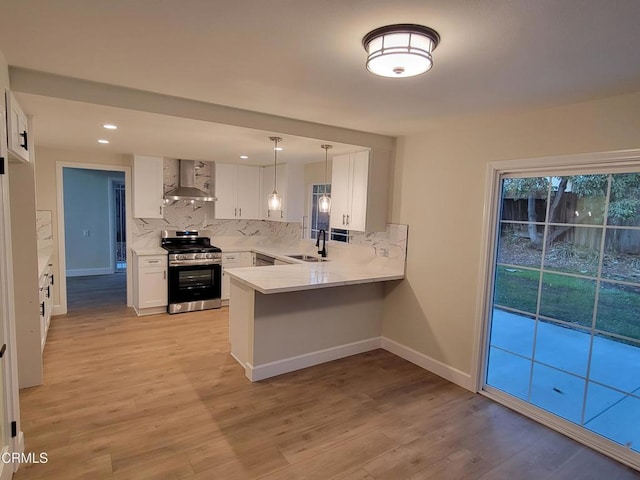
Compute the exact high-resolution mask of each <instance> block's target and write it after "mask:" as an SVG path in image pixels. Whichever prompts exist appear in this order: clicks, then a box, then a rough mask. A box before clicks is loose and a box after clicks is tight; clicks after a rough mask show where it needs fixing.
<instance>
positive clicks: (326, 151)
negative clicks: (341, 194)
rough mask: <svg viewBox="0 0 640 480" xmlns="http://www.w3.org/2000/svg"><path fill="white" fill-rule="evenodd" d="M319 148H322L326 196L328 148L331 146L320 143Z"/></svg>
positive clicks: (325, 194) (325, 191)
mask: <svg viewBox="0 0 640 480" xmlns="http://www.w3.org/2000/svg"><path fill="white" fill-rule="evenodd" d="M320 147H321V148H324V196H325V197H326V196H327V173H328V171H329V149H330V148H332V146H331V145H320Z"/></svg>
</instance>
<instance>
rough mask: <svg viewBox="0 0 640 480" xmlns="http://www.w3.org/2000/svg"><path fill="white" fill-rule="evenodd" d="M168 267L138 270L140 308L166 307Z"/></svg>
mask: <svg viewBox="0 0 640 480" xmlns="http://www.w3.org/2000/svg"><path fill="white" fill-rule="evenodd" d="M167 288H168V287H167V269H166V267H153V268H140V269H139V270H138V308H149V307H164V306H165V305H166V304H167V297H168V295H167V293H168V292H167Z"/></svg>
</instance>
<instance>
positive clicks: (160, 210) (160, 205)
mask: <svg viewBox="0 0 640 480" xmlns="http://www.w3.org/2000/svg"><path fill="white" fill-rule="evenodd" d="M160 215H162V205H160Z"/></svg>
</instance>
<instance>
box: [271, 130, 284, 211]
mask: <svg viewBox="0 0 640 480" xmlns="http://www.w3.org/2000/svg"><path fill="white" fill-rule="evenodd" d="M269 140H271V141H272V142H274V146H273V192H272V193H271V195H269V200H268V202H269V210H270V211H274V210H280V209H281V208H282V198H281V197H280V195H278V191H277V190H276V180H277V178H278V177H277V172H278V167H277V166H276V163H277V161H278V150H282V148H281V147H278V142H281V141H282V138H280V137H269Z"/></svg>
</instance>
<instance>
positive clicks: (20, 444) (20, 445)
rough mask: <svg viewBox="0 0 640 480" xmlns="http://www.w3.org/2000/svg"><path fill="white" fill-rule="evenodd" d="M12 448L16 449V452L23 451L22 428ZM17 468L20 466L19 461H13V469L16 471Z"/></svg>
mask: <svg viewBox="0 0 640 480" xmlns="http://www.w3.org/2000/svg"><path fill="white" fill-rule="evenodd" d="M14 448H15V449H16V453H20V454H22V453H24V432H23V431H22V430H20V431H19V432H18V438H17V440H16V443H15V444H14ZM18 468H20V463H19V462H15V463H14V464H13V471H14V472H17V471H18Z"/></svg>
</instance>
